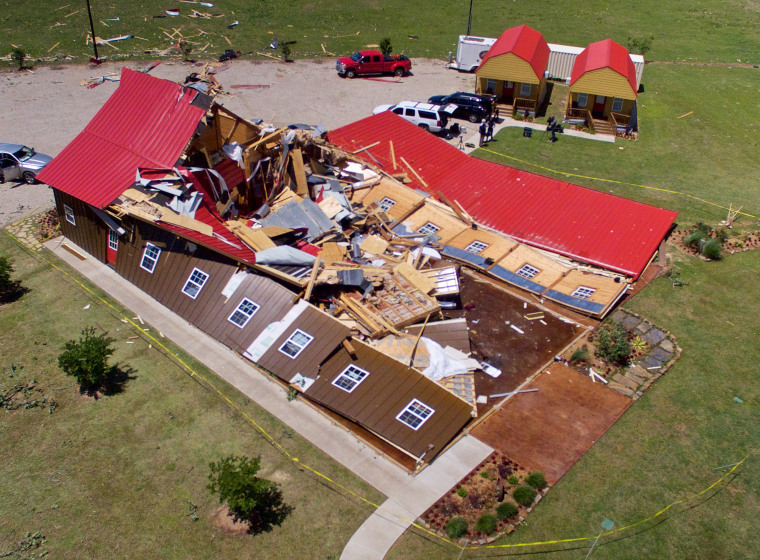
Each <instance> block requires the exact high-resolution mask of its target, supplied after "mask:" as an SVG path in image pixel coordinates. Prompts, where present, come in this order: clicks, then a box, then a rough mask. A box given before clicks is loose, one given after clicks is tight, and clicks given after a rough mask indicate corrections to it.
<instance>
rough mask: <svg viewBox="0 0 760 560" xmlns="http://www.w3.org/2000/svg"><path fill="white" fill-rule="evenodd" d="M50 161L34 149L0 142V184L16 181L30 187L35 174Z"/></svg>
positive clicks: (50, 159) (33, 181) (49, 158)
mask: <svg viewBox="0 0 760 560" xmlns="http://www.w3.org/2000/svg"><path fill="white" fill-rule="evenodd" d="M52 160H53V158H51V157H50V156H46V155H45V154H39V153H37V152H35V151H34V148H29V147H27V146H23V145H21V144H7V143H4V142H0V183H3V182H5V181H14V180H17V181H24V182H25V183H28V184H29V185H32V184H34V183H35V182H36V179H35V176H36V175H37V173H39V172H40V171H42V168H43V167H45V166H46V165H47V164H48V163H50V162H51V161H52Z"/></svg>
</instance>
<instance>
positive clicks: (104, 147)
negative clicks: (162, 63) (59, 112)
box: [37, 68, 205, 208]
mask: <svg viewBox="0 0 760 560" xmlns="http://www.w3.org/2000/svg"><path fill="white" fill-rule="evenodd" d="M196 95H198V94H197V92H195V91H188V90H185V89H184V88H183V87H182V86H180V85H179V84H176V83H173V82H169V81H167V80H161V79H158V78H154V77H152V76H149V75H148V74H143V73H141V72H135V71H134V70H129V69H127V68H123V69H122V73H121V81H120V82H119V87H118V88H117V89H116V91H115V92H114V93H113V95H111V97H109V98H108V101H106V102H105V104H104V105H103V107H101V108H100V110H99V111H98V112H97V114H96V115H95V116H94V117H93V118H92V120H91V121H90V122H89V123H88V124H87V126H86V127H85V129H84V130H83V131H82V132H80V133H79V135H78V136H77V137H76V138H74V140H72V141H71V142H70V143H69V144H68V145H67V146H66V147H65V148H64V149H63V150H62V151H61V153H60V154H58V156H56V157H55V158H53V161H51V162H50V163H49V164H48V165H47V166H46V167H45V168H44V169H43V170H42V171H41V172H40V174H39V175H38V176H37V179H39V180H40V181H41V182H43V183H47V184H48V185H50V186H51V187H54V188H56V189H58V190H60V191H62V192H65V193H67V194H70V195H71V196H74V197H76V198H78V199H80V200H83V201H85V202H87V203H89V204H91V205H92V206H95V207H96V208H104V207H105V206H107V205H108V204H110V203H111V202H113V200H114V199H115V198H116V197H118V196H119V195H120V194H121V193H123V192H124V191H125V190H126V189H127V188H128V187H129V186H130V185H132V183H134V180H135V171H136V169H137V168H138V167H154V168H155V167H159V168H160V167H172V166H173V165H174V164H175V163H176V162H177V159H178V158H179V156H180V155H181V154H182V151H183V150H184V149H185V146H186V145H187V143H188V142H189V140H190V138H191V137H192V135H193V133H194V132H195V130H196V128H197V126H198V122H199V121H200V119H201V118H202V117H203V115H204V114H205V110H204V109H202V108H200V107H196V106H195V105H193V104H192V101H193V100H194V99H195V96H196Z"/></svg>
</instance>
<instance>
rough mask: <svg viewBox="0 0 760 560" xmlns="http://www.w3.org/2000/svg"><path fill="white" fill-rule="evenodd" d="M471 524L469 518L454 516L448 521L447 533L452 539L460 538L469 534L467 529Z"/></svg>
mask: <svg viewBox="0 0 760 560" xmlns="http://www.w3.org/2000/svg"><path fill="white" fill-rule="evenodd" d="M469 528H470V526H469V525H468V524H467V520H466V519H464V518H462V517H452V518H451V519H450V520H449V522H448V523H446V534H447V535H448V536H449V538H450V539H458V538H459V537H463V536H465V535H466V534H467V530H468V529H469Z"/></svg>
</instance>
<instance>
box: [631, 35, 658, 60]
mask: <svg viewBox="0 0 760 560" xmlns="http://www.w3.org/2000/svg"><path fill="white" fill-rule="evenodd" d="M652 41H654V35H650V36H649V37H630V36H629V37H628V50H629V51H630V52H632V53H637V54H640V55H641V56H644V55H645V54H647V53H648V52H649V50H650V49H651V48H652Z"/></svg>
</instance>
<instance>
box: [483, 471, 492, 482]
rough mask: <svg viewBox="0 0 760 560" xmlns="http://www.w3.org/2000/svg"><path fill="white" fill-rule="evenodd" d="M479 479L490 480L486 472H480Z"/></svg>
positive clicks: (489, 475)
mask: <svg viewBox="0 0 760 560" xmlns="http://www.w3.org/2000/svg"><path fill="white" fill-rule="evenodd" d="M480 478H485V479H486V480H488V479H489V478H491V474H490V473H489V472H488V471H480Z"/></svg>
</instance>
